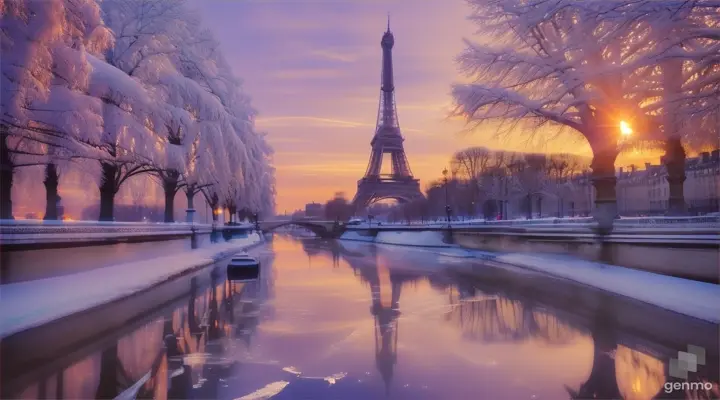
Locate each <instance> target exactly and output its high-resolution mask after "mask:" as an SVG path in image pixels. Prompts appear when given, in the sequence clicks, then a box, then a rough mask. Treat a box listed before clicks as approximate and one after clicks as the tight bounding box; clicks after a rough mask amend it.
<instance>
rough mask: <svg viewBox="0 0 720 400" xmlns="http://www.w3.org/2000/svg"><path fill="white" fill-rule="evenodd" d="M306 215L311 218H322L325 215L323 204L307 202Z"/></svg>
mask: <svg viewBox="0 0 720 400" xmlns="http://www.w3.org/2000/svg"><path fill="white" fill-rule="evenodd" d="M305 216H306V217H311V218H322V217H323V216H324V209H323V205H322V204H318V203H314V202H313V203H308V204H305Z"/></svg>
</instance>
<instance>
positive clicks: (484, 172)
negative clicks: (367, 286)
mask: <svg viewBox="0 0 720 400" xmlns="http://www.w3.org/2000/svg"><path fill="white" fill-rule="evenodd" d="M446 172H447V175H446V176H444V177H443V178H440V179H436V180H434V181H431V182H430V183H429V184H428V185H427V186H426V187H425V198H423V199H419V200H415V201H411V202H407V203H399V204H397V205H385V204H374V205H371V206H370V207H369V208H368V209H367V210H355V209H354V208H353V205H352V204H351V202H349V201H348V199H347V198H346V196H345V194H344V193H342V192H338V193H336V194H335V196H334V197H333V198H332V199H330V200H328V201H327V202H326V203H325V204H324V212H325V217H326V218H327V219H329V220H340V221H347V220H348V219H350V218H351V217H352V216H353V215H354V214H355V213H358V212H359V213H361V214H362V215H364V216H368V215H373V216H374V217H377V218H378V219H387V220H388V221H391V222H393V221H398V222H399V221H430V220H436V219H440V218H445V217H446V212H447V211H446V206H450V214H451V217H452V218H458V217H467V218H480V217H482V218H486V219H496V218H499V219H507V218H510V217H512V216H518V214H519V213H520V212H522V213H523V214H524V215H523V216H525V217H526V218H528V219H531V218H533V217H534V216H535V215H537V214H540V215H542V214H545V215H554V216H558V217H559V216H564V215H569V214H580V213H581V212H583V211H589V204H588V205H587V206H588V207H587V208H588V209H587V210H583V209H582V208H581V207H580V203H581V202H582V200H583V199H581V198H579V197H581V196H583V195H584V193H583V190H582V187H583V183H584V180H586V179H587V177H588V176H589V174H590V160H589V159H587V158H586V157H581V156H577V155H573V154H562V153H560V154H540V153H519V152H512V151H501V150H490V149H487V148H485V147H479V146H475V147H469V148H466V149H463V150H460V151H458V152H456V153H455V154H453V156H452V157H451V159H450V170H449V171H446ZM546 200H551V201H546ZM543 204H544V205H545V207H546V209H544V210H543ZM575 204H577V205H578V207H576V206H575ZM549 207H552V209H549ZM358 216H360V215H358Z"/></svg>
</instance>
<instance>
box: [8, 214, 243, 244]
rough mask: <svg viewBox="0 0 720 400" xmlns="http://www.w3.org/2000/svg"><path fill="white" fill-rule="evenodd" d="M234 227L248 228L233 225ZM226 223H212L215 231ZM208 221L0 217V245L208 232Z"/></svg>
mask: <svg viewBox="0 0 720 400" xmlns="http://www.w3.org/2000/svg"><path fill="white" fill-rule="evenodd" d="M232 227H233V228H238V229H240V228H243V227H246V228H249V227H250V226H249V225H248V226H245V225H233V226H232ZM224 228H225V226H215V230H221V229H224ZM213 230H214V229H213V225H211V224H192V223H185V222H182V223H142V222H97V221H42V220H13V221H8V220H0V245H2V246H3V247H5V246H9V245H32V244H52V243H57V244H62V243H70V242H80V243H83V242H87V243H90V242H106V241H107V242H113V241H129V240H132V241H143V240H145V239H148V240H162V239H163V238H168V239H169V238H175V237H178V238H179V237H189V236H192V235H193V234H196V235H200V234H210V233H211V232H212V231H213Z"/></svg>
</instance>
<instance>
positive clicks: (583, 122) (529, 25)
mask: <svg viewBox="0 0 720 400" xmlns="http://www.w3.org/2000/svg"><path fill="white" fill-rule="evenodd" d="M560 3H562V7H560V6H559V4H560ZM470 4H471V6H472V7H473V11H472V15H471V19H472V20H474V21H475V22H476V23H477V24H478V27H479V32H478V36H479V38H480V40H482V43H473V42H470V41H468V42H467V46H468V47H467V50H466V51H465V52H464V53H463V54H462V55H461V56H460V57H459V62H460V64H461V65H462V67H463V68H464V69H465V71H466V72H467V73H468V75H469V76H470V77H471V78H473V81H472V82H471V83H467V84H457V85H455V87H454V89H453V96H454V98H455V101H456V103H457V105H458V108H457V112H458V114H461V115H464V116H466V117H467V118H468V119H469V120H470V121H473V122H476V123H484V122H497V123H499V124H500V126H501V128H500V129H501V130H502V129H503V127H508V128H510V129H514V128H518V129H521V128H524V129H529V130H532V131H539V130H543V133H545V134H552V133H567V132H576V133H579V134H581V135H582V136H583V137H584V138H585V139H586V140H587V142H588V143H589V145H590V147H591V149H592V151H593V161H592V169H593V185H594V186H595V189H596V194H597V196H596V199H595V202H596V212H597V213H596V218H598V220H599V222H600V223H601V225H602V226H603V227H608V226H610V225H611V224H612V220H613V219H614V218H615V217H616V215H617V204H616V194H615V181H616V178H615V169H614V164H615V159H616V158H617V155H618V146H617V140H618V136H619V134H620V131H619V129H618V126H619V124H620V121H622V120H626V119H628V116H627V114H628V111H632V107H631V106H629V105H628V103H627V102H626V100H625V99H624V97H623V94H624V92H625V90H624V89H625V87H626V86H627V85H629V84H631V82H628V81H627V80H626V79H625V71H624V70H623V69H622V68H620V66H621V64H622V62H624V61H623V60H624V59H625V58H631V57H632V56H633V55H632V52H625V53H623V52H618V51H612V50H613V49H614V47H613V45H614V44H615V43H617V38H616V37H612V38H611V37H609V32H614V30H615V29H616V26H615V24H614V23H612V22H604V21H598V20H597V19H592V18H590V17H589V15H588V13H587V12H586V10H585V9H584V7H583V6H582V4H583V2H570V1H563V0H531V1H526V0H470Z"/></svg>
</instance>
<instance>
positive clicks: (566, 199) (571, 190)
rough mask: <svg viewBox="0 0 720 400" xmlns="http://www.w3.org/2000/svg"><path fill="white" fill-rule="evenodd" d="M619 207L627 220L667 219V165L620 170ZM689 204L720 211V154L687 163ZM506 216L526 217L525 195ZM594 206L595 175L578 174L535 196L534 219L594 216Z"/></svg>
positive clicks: (512, 200)
mask: <svg viewBox="0 0 720 400" xmlns="http://www.w3.org/2000/svg"><path fill="white" fill-rule="evenodd" d="M616 176H617V186H616V194H617V206H618V213H619V214H620V215H623V216H643V215H645V216H650V215H662V214H664V213H665V211H666V210H667V209H668V202H669V196H670V193H669V190H670V189H669V186H668V182H667V172H666V170H665V166H664V165H662V164H651V163H645V166H644V168H643V169H640V168H638V167H637V166H635V165H631V166H630V167H629V168H618V170H617V172H616ZM685 176H686V179H685V183H684V194H685V203H686V205H687V208H688V211H689V212H690V214H693V215H698V214H707V213H711V212H718V211H720V204H719V203H720V201H719V198H720V150H714V151H712V152H704V153H700V154H699V155H698V156H697V157H688V158H687V159H686V161H685ZM507 203H508V207H507V211H506V212H507V214H508V215H507V218H510V219H512V218H518V217H520V218H522V217H525V216H526V215H527V207H528V206H527V199H526V198H525V196H518V195H515V196H509V198H508V201H507ZM594 208H595V189H594V187H593V186H592V179H591V174H590V173H589V172H585V173H582V174H578V175H575V176H573V177H572V178H570V179H569V180H567V181H566V182H562V183H548V184H546V185H545V187H544V188H543V190H542V191H541V193H537V194H536V195H534V196H533V205H532V210H533V218H538V217H554V216H589V215H591V214H592V211H593V209H594Z"/></svg>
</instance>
